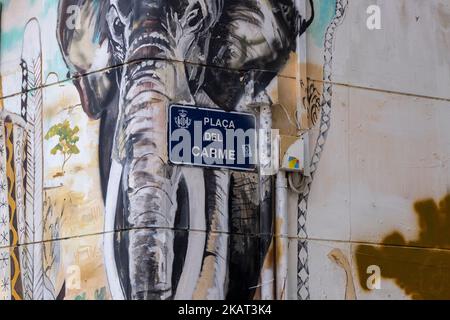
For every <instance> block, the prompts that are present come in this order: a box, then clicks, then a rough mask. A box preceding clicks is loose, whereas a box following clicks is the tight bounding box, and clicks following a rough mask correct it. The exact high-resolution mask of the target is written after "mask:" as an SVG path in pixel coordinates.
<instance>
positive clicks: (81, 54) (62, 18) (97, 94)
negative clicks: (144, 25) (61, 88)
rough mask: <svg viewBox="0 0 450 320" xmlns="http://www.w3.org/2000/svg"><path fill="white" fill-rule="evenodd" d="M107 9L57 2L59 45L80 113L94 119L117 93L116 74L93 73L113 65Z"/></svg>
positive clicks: (87, 2) (85, 0)
mask: <svg viewBox="0 0 450 320" xmlns="http://www.w3.org/2000/svg"><path fill="white" fill-rule="evenodd" d="M108 5H109V1H103V0H102V1H92V0H60V2H59V7H58V22H57V38H58V43H59V46H60V49H61V52H62V54H63V58H64V61H65V62H66V65H67V67H68V68H69V71H70V75H71V76H74V77H75V79H74V84H75V86H76V87H77V89H78V92H79V94H80V98H81V103H82V105H83V109H84V110H85V112H86V113H87V114H88V115H89V116H90V117H92V118H95V119H97V118H99V117H100V116H101V114H102V111H103V110H104V109H105V108H106V107H108V106H109V105H111V103H112V102H113V101H112V100H113V99H115V97H114V96H115V95H114V93H115V92H116V91H117V90H116V89H117V74H116V72H117V71H115V70H113V71H109V72H106V74H105V73H104V72H95V71H98V70H102V69H105V68H107V67H110V66H113V65H114V61H113V55H112V54H111V52H112V50H111V47H110V43H109V39H108V35H109V31H108V25H107V22H106V13H107V9H108ZM91 72H92V73H91ZM86 74H88V75H87V76H83V75H86Z"/></svg>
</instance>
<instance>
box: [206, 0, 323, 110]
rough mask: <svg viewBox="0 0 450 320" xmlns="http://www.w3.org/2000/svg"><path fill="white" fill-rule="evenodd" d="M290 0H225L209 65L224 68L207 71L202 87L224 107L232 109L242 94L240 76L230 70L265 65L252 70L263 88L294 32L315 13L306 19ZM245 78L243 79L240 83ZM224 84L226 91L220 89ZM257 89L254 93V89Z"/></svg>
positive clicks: (284, 57) (286, 51)
mask: <svg viewBox="0 0 450 320" xmlns="http://www.w3.org/2000/svg"><path fill="white" fill-rule="evenodd" d="M295 3H296V1H294V0H246V1H242V0H228V1H226V2H225V3H224V7H223V13H222V15H221V18H220V20H219V21H218V23H217V24H216V26H215V27H214V30H213V32H212V37H211V46H210V51H209V54H208V64H209V65H215V66H220V67H222V69H214V70H213V69H211V70H209V69H208V70H206V71H205V81H204V84H203V89H204V90H205V92H206V93H207V94H208V96H209V97H210V98H211V99H212V100H213V101H214V102H215V103H216V104H218V105H220V106H221V107H222V108H224V109H227V110H231V109H233V108H234V107H235V106H236V104H237V102H238V101H239V99H240V98H241V96H242V94H243V92H242V91H243V90H242V87H243V84H242V83H240V81H241V80H242V79H243V77H242V74H241V73H239V72H232V71H228V70H229V69H233V70H267V71H269V72H267V71H260V72H259V71H257V72H255V74H254V77H255V78H254V79H253V80H254V81H255V89H256V91H258V90H263V89H264V88H265V87H266V86H267V85H268V84H269V83H270V81H271V80H272V79H273V77H274V76H275V75H276V74H277V73H278V72H279V71H280V69H281V68H282V67H283V66H284V65H285V63H286V62H287V60H288V58H289V54H290V53H291V51H293V50H295V47H296V40H297V37H298V35H301V34H303V33H304V32H305V31H306V29H307V28H308V26H309V25H310V24H311V22H312V20H313V18H314V7H313V1H312V0H310V1H309V10H308V11H310V17H308V18H307V19H305V18H304V17H302V15H301V13H300V8H297V7H296V5H295ZM246 81H248V79H247V80H246V79H244V82H246ZM224 86H226V87H227V90H223V89H222V88H223V87H224ZM256 93H257V92H256Z"/></svg>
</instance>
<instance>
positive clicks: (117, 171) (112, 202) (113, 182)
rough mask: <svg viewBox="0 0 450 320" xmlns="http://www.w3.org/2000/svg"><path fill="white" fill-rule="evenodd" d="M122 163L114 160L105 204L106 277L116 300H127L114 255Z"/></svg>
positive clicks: (104, 242)
mask: <svg viewBox="0 0 450 320" xmlns="http://www.w3.org/2000/svg"><path fill="white" fill-rule="evenodd" d="M122 170H123V168H122V165H121V164H119V163H118V162H117V161H115V160H113V161H112V163H111V173H110V175H109V181H108V192H107V196H106V205H105V223H104V235H103V247H104V260H105V269H106V277H107V279H108V285H109V291H110V294H111V297H112V298H113V299H114V300H125V296H124V291H123V288H122V286H121V284H120V283H121V282H120V279H119V274H118V273H117V265H116V260H115V257H114V234H115V228H114V223H115V218H116V207H117V199H118V194H119V189H120V188H119V187H120V182H121V177H122Z"/></svg>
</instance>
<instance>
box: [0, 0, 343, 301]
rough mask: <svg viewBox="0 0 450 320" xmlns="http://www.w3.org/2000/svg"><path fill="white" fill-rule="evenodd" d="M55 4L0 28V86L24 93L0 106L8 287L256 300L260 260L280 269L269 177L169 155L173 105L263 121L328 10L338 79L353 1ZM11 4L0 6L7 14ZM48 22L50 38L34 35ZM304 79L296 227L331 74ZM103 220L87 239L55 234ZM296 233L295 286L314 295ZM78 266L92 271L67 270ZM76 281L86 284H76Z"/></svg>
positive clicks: (327, 38)
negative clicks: (304, 164) (313, 131)
mask: <svg viewBox="0 0 450 320" xmlns="http://www.w3.org/2000/svg"><path fill="white" fill-rule="evenodd" d="M22 2H23V4H22V6H25V5H28V7H29V8H30V9H32V8H33V6H39V4H36V3H35V2H33V3H28V2H29V1H26V0H24V1H22ZM48 4H49V5H48V6H43V7H45V9H42V12H41V10H36V12H41V13H40V14H38V15H37V16H35V17H28V18H27V19H26V23H23V26H22V27H23V30H22V32H19V35H16V36H13V35H11V34H10V33H7V32H3V31H2V35H3V34H5V37H4V38H2V48H3V51H2V59H5V57H6V59H7V61H10V60H11V61H16V60H18V63H17V64H16V67H17V68H18V70H20V77H19V78H20V84H19V86H17V82H18V81H17V77H15V76H11V74H9V73H8V72H9V71H4V70H2V80H3V81H2V82H4V83H5V84H6V85H7V88H6V89H7V91H8V93H7V94H6V95H7V96H8V95H9V93H10V92H11V90H14V89H11V87H12V86H14V85H16V87H17V88H16V90H17V93H20V94H19V95H20V99H19V101H18V102H17V101H16V102H10V101H13V100H8V99H9V96H8V98H5V99H3V100H2V103H3V102H4V103H5V106H4V107H1V108H0V110H1V111H0V112H1V115H2V117H1V118H0V121H1V122H0V156H1V157H3V158H4V161H1V163H0V237H1V238H0V243H1V249H0V258H1V259H0V294H1V298H4V299H63V298H66V299H86V298H99V299H100V298H101V299H106V298H115V299H191V298H196V299H202V298H203V299H225V298H247V299H248V298H258V297H261V296H262V294H261V290H262V288H263V287H264V286H263V285H262V282H263V281H262V280H261V272H263V269H264V268H265V267H266V266H269V267H268V268H272V269H273V268H274V267H273V265H271V264H268V263H267V260H266V259H267V257H270V247H271V243H272V238H273V225H272V221H273V219H274V213H273V201H274V187H273V183H274V181H273V176H271V175H266V174H262V173H261V172H250V173H249V172H238V171H230V170H219V169H214V170H210V169H197V168H190V167H184V166H173V165H169V164H168V161H167V147H166V145H167V141H166V134H167V128H166V123H167V110H168V106H169V104H170V103H181V104H186V105H196V106H202V107H208V108H217V109H222V110H225V111H240V112H246V113H254V114H256V115H257V118H258V123H259V126H260V128H262V129H266V130H270V129H271V118H272V111H271V107H272V105H273V103H274V102H273V99H274V98H273V95H272V93H273V92H272V91H273V83H274V81H276V78H277V76H278V75H279V74H280V73H281V71H282V70H283V68H285V67H286V65H288V61H291V60H292V56H293V55H294V56H295V54H296V53H297V54H298V52H297V51H298V50H297V48H296V45H297V42H298V40H299V38H304V37H305V33H306V32H308V31H309V28H310V27H311V26H312V24H313V22H314V21H315V19H316V17H317V13H318V12H320V10H323V8H324V7H327V6H329V7H330V8H331V10H332V11H333V15H332V16H330V17H329V18H328V19H326V20H327V21H321V23H322V24H324V26H325V28H322V29H323V30H322V29H321V30H322V32H323V34H322V35H321V37H322V39H323V44H324V48H323V49H324V50H325V51H324V52H325V55H324V67H323V77H324V80H326V81H328V82H327V83H329V81H330V80H331V76H332V71H331V68H332V53H333V52H332V49H333V39H334V33H335V30H336V28H337V27H338V26H339V24H340V23H341V22H342V20H343V19H344V14H345V10H346V7H347V1H346V0H337V1H330V2H329V4H324V2H321V1H313V0H308V1H304V2H302V5H303V7H302V8H299V7H298V6H297V5H296V4H295V1H291V0H281V1H280V0H278V1H262V0H251V1H245V2H242V1H234V0H233V1H221V0H196V1H194V0H184V1H158V0H144V1H137V0H136V1H125V0H123V1H122V0H109V1H107V0H104V1H84V0H59V1H54V2H51V3H50V2H48ZM41 5H42V4H41ZM74 6H75V7H76V8H78V10H76V12H78V14H79V16H78V17H76V18H77V21H78V23H75V24H72V23H68V21H71V19H72V18H73V17H72V15H73V12H74V11H73V10H71V9H73V8H74ZM18 8H19V9H20V5H14V4H12V3H11V2H5V3H4V5H3V10H2V17H5V16H6V15H8V16H10V15H12V14H13V13H14V12H16V11H17V10H18ZM39 8H40V7H39ZM330 8H328V7H327V8H326V9H327V10H329V9H330ZM322 20H323V18H322ZM50 21H51V22H50ZM3 24H6V23H2V28H3ZM6 25H7V24H6ZM19 29H20V28H19ZM48 29H50V30H52V31H53V32H52V33H51V34H52V35H53V34H54V35H55V37H54V39H53V38H52V39H51V40H49V39H44V38H42V35H43V33H44V32H45V30H47V31H48ZM316 32H317V31H316ZM49 41H51V45H48V44H49ZM5 48H6V50H7V52H6V53H5ZM14 48H16V49H14ZM50 48H51V49H50ZM49 50H51V55H50V54H49ZM16 51H17V52H18V54H17V53H16ZM55 56H56V57H57V58H55ZM55 61H57V62H55ZM10 65H11V64H10ZM55 65H56V66H55ZM2 66H3V64H2ZM66 77H69V78H66ZM306 87H307V97H306V98H305V99H304V100H303V101H302V102H303V104H304V105H305V107H306V108H308V110H309V117H310V118H311V122H312V124H313V125H317V126H318V127H319V128H320V130H321V134H320V136H319V138H318V140H317V147H316V151H315V153H314V155H313V158H312V176H311V178H309V179H308V181H307V187H306V189H305V190H306V191H305V192H304V194H303V195H301V196H300V201H299V237H300V238H302V239H305V238H306V229H305V225H306V206H307V205H306V203H307V196H308V192H309V187H310V184H311V183H312V177H313V174H314V172H315V169H316V167H317V163H318V161H319V158H320V150H321V149H322V148H323V145H324V143H325V140H326V135H327V132H328V128H329V126H330V111H331V98H332V87H331V84H325V85H324V86H323V88H319V87H315V86H314V85H313V84H312V83H311V84H306ZM2 96H3V94H2ZM259 104H262V105H263V107H262V108H261V109H260V110H258V111H255V109H254V106H255V105H259ZM264 143H266V144H269V143H270V142H269V141H264ZM267 149H270V148H267ZM99 231H100V232H104V233H103V235H102V236H101V237H99V236H96V237H90V238H89V240H88V238H86V239H82V240H77V241H79V242H77V241H70V240H67V241H66V240H64V241H62V240H59V239H62V238H70V237H71V236H74V235H78V236H79V235H89V234H93V233H98V232H99ZM47 240H51V241H47ZM46 241H47V242H46ZM301 243H302V245H301V246H299V257H298V259H299V260H298V268H299V269H298V279H299V280H298V297H299V298H301V299H307V298H309V288H308V285H309V284H308V259H307V257H308V251H307V242H306V241H303V242H301ZM4 248H5V249H4ZM73 265H76V266H81V268H82V271H83V272H81V274H82V275H84V276H86V274H89V275H91V278H90V280H89V279H84V278H83V277H84V276H80V279H78V280H77V281H74V282H73V281H72V280H73V279H72V278H71V276H69V278H70V281H68V280H67V277H68V276H67V272H66V270H72V269H71V266H73ZM346 271H347V270H346ZM81 278H83V279H84V280H83V281H84V283H89V288H91V290H90V291H89V292H86V290H83V288H80V287H79V285H77V283H79V282H80V281H81V280H82V279H81ZM94 278H95V280H92V279H94ZM75 280H76V279H75ZM105 288H108V291H107V292H105V290H106V289H105ZM270 290H271V289H269V291H270Z"/></svg>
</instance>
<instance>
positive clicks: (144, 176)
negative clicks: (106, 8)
mask: <svg viewBox="0 0 450 320" xmlns="http://www.w3.org/2000/svg"><path fill="white" fill-rule="evenodd" d="M135 34H136V36H135V37H134V39H133V38H131V39H130V47H129V48H130V49H129V50H128V53H127V56H128V60H136V59H142V58H144V57H149V56H150V57H155V56H156V57H164V56H165V51H166V50H169V49H168V43H166V42H165V41H164V40H163V39H164V38H165V37H164V34H162V33H158V32H156V31H149V30H146V29H144V30H143V31H142V32H140V33H135ZM177 79H185V75H184V66H183V64H180V63H175V62H168V61H165V60H163V59H162V58H159V59H152V60H142V61H140V62H138V63H132V64H129V65H125V66H124V70H123V75H122V80H121V88H122V90H121V92H120V95H121V97H120V105H119V119H118V125H117V128H116V134H115V140H114V143H115V147H114V155H113V156H114V157H117V159H118V160H119V161H120V162H121V163H122V165H123V168H124V169H123V170H124V171H123V175H122V184H123V190H124V197H123V198H124V208H125V211H126V216H127V219H128V223H129V226H130V228H131V229H132V231H130V233H129V273H130V274H129V277H130V279H129V280H130V287H131V295H132V298H133V299H167V298H171V296H172V281H171V274H172V263H173V258H174V254H173V241H174V235H173V230H172V228H173V226H174V214H173V212H172V211H173V210H171V208H172V203H173V201H174V199H172V197H171V194H172V193H171V191H170V190H171V183H170V176H171V169H170V167H169V166H168V165H167V162H166V159H167V156H166V154H167V152H166V146H167V138H166V123H167V120H166V110H167V106H168V104H169V102H170V101H172V100H173V99H175V97H178V96H179V95H178V93H180V92H188V90H187V83H183V82H182V83H183V84H182V85H180V81H178V80H177ZM184 82H186V80H184Z"/></svg>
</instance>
